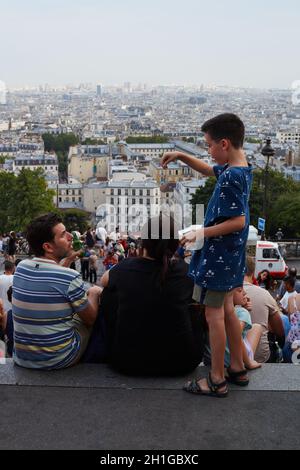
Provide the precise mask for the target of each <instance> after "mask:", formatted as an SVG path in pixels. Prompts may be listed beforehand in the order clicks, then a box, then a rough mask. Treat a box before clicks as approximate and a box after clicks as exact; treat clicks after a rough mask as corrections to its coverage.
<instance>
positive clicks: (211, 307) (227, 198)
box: [162, 114, 252, 398]
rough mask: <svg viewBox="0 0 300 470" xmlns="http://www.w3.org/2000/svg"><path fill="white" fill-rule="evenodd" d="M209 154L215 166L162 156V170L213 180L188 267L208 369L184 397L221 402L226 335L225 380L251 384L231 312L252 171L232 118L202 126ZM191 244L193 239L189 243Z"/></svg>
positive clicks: (240, 128) (241, 269) (239, 280)
mask: <svg viewBox="0 0 300 470" xmlns="http://www.w3.org/2000/svg"><path fill="white" fill-rule="evenodd" d="M202 131H203V132H204V134H205V139H206V142H207V144H208V147H209V153H210V155H211V156H212V158H213V159H214V160H215V161H216V163H217V165H216V166H214V167H211V166H210V165H208V164H206V163H205V162H202V161H201V160H198V159H197V158H195V157H191V156H189V155H186V154H183V153H181V152H170V153H166V154H165V155H164V157H163V161H162V164H163V167H164V168H166V167H167V165H168V164H169V163H170V162H172V161H175V160H177V159H179V160H181V161H182V162H184V163H186V164H187V165H189V166H190V167H192V168H193V169H194V170H196V171H199V172H200V173H202V174H204V175H205V176H215V177H216V178H217V184H216V186H215V190H214V193H213V196H212V198H211V200H210V202H209V205H208V208H207V211H206V217H205V222H204V228H203V229H202V230H201V233H200V234H199V233H198V234H197V236H198V237H202V238H204V245H203V248H202V250H201V251H200V252H196V253H195V254H194V256H193V259H192V262H191V265H190V275H191V276H192V277H193V278H194V282H195V291H194V294H195V296H196V298H197V300H198V301H199V302H200V299H203V303H204V305H205V315H206V319H207V322H208V325H209V338H210V347H211V353H212V368H211V372H210V374H209V376H208V378H207V379H204V380H200V379H198V380H193V381H191V382H189V383H188V384H186V386H185V387H184V389H185V390H186V391H187V392H190V393H195V394H201V395H208V396H214V397H219V398H224V397H226V396H227V394H228V388H227V382H226V380H225V376H224V353H225V345H226V335H227V339H228V343H229V348H230V353H231V365H230V368H228V370H227V373H228V377H227V380H228V381H230V382H233V383H235V384H237V385H241V386H246V385H248V383H249V380H248V377H247V372H246V370H245V369H244V364H243V352H242V339H241V328H240V324H239V320H238V318H237V316H236V314H235V311H234V304H233V294H234V290H235V289H236V288H237V287H241V286H242V285H243V279H244V274H245V260H246V243H247V238H248V231H249V221H250V220H249V207H248V201H249V195H250V190H251V184H252V170H251V166H249V165H248V163H247V159H246V156H245V153H244V151H243V143H244V136H245V127H244V124H243V122H242V121H241V120H240V119H239V118H238V117H237V116H236V115H234V114H222V115H219V116H216V117H215V118H213V119H211V120H209V121H207V122H206V123H205V124H204V125H203V126H202ZM189 241H190V242H191V241H193V240H189Z"/></svg>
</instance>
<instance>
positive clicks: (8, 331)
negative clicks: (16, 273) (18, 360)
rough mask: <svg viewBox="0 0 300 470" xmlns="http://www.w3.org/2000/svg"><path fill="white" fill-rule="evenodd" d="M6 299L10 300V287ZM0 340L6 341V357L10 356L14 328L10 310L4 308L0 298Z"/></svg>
mask: <svg viewBox="0 0 300 470" xmlns="http://www.w3.org/2000/svg"><path fill="white" fill-rule="evenodd" d="M7 300H8V302H9V303H11V301H12V287H11V286H10V288H9V289H8V291H7ZM0 340H2V341H5V342H6V349H7V355H8V357H11V356H12V353H13V346H14V328H13V320H12V311H11V310H8V311H7V312H6V311H5V310H4V305H3V303H2V300H0Z"/></svg>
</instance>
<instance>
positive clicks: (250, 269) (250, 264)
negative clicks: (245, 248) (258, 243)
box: [246, 256, 255, 277]
mask: <svg viewBox="0 0 300 470" xmlns="http://www.w3.org/2000/svg"><path fill="white" fill-rule="evenodd" d="M254 273H255V258H253V256H247V259H246V275H247V276H249V277H251V276H254Z"/></svg>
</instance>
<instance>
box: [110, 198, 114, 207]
mask: <svg viewBox="0 0 300 470" xmlns="http://www.w3.org/2000/svg"><path fill="white" fill-rule="evenodd" d="M110 203H111V205H112V206H113V205H114V198H113V197H112V198H110Z"/></svg>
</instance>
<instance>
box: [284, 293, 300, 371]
mask: <svg viewBox="0 0 300 470" xmlns="http://www.w3.org/2000/svg"><path fill="white" fill-rule="evenodd" d="M288 314H289V319H290V331H289V333H288V336H287V339H286V343H285V346H284V348H283V351H282V353H283V359H284V361H285V362H292V356H293V354H294V353H295V352H296V351H298V350H299V354H300V294H297V295H295V296H294V297H291V298H290V299H289V302H288Z"/></svg>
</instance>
